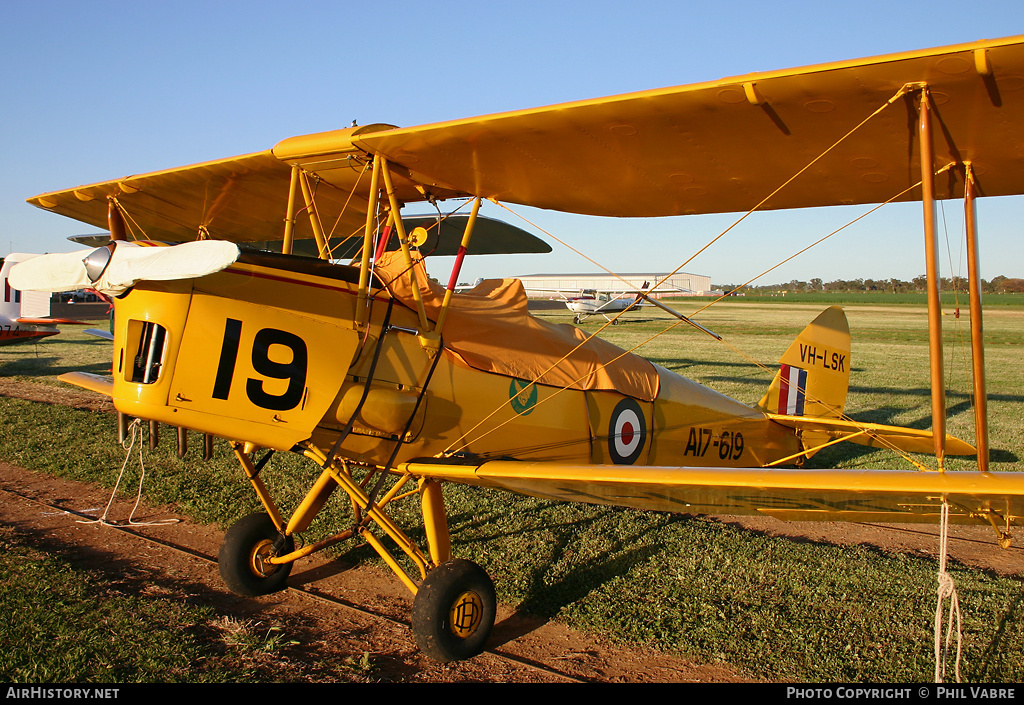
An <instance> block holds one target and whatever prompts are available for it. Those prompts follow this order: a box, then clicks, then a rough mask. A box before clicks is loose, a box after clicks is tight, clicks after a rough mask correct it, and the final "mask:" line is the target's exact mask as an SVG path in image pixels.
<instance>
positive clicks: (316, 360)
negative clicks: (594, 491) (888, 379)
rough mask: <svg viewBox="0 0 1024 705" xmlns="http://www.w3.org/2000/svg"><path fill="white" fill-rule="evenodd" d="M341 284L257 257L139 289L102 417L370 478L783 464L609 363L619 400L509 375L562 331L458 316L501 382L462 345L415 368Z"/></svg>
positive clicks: (739, 415) (748, 421)
mask: <svg viewBox="0 0 1024 705" xmlns="http://www.w3.org/2000/svg"><path fill="white" fill-rule="evenodd" d="M358 274H359V272H358V270H357V269H355V268H351V267H343V266H337V265H329V264H326V263H318V262H316V261H315V260H314V261H310V260H305V261H302V260H300V259H299V258H285V257H282V256H269V255H259V256H253V257H249V258H248V259H244V258H243V261H240V262H238V263H236V264H235V265H232V266H231V267H229V268H228V269H227V270H224V271H222V272H218V273H217V274H213V275H210V276H207V277H203V278H201V279H194V280H184V281H174V282H165V283H161V282H146V283H141V284H139V285H138V286H136V287H135V288H134V289H133V290H131V291H129V292H128V293H127V294H126V295H124V296H123V297H121V298H119V299H118V300H117V301H116V330H115V348H114V388H113V397H114V402H115V405H116V406H117V408H118V409H119V410H121V411H123V412H125V413H128V414H131V415H134V416H139V417H141V418H146V419H155V420H158V421H162V422H165V423H169V424H173V425H177V426H182V427H186V428H192V429H194V430H197V431H202V432H205V433H210V434H213V435H216V436H221V437H225V438H229V439H233V440H238V441H248V442H252V443H254V444H256V445H258V446H263V447H270V448H278V449H282V450H288V449H290V448H292V447H294V446H295V445H296V444H298V443H303V442H311V443H313V444H315V445H316V446H318V447H320V448H321V449H324V450H326V449H331V448H335V447H336V450H337V452H338V453H339V454H340V455H341V456H343V457H346V458H349V459H351V460H353V461H356V462H361V463H368V464H373V465H378V466H380V465H388V464H392V465H394V464H397V463H401V462H404V461H406V460H409V459H412V458H417V457H434V456H441V455H459V456H466V457H472V458H479V459H491V458H503V459H510V458H514V459H523V460H526V459H529V460H544V461H548V462H556V463H559V462H561V463H598V464H636V465H682V464H685V465H710V466H752V465H763V464H765V463H767V462H770V461H772V460H775V459H778V458H781V457H785V456H788V455H790V454H792V453H794V452H797V451H798V450H799V445H798V441H797V439H796V437H795V436H794V434H793V432H792V431H790V430H788V429H785V428H783V427H782V426H779V425H777V424H775V423H773V422H771V421H769V420H768V419H767V417H766V416H765V415H764V414H763V413H762V412H760V411H759V410H757V409H754V408H752V407H749V406H746V405H744V404H741V403H740V402H738V401H735V400H733V399H730V398H728V397H726V396H724V395H721V394H719V393H717V392H714V391H712V390H710V389H708V388H706V387H704V386H702V385H700V384H698V383H696V382H693V381H691V380H688V379H686V378H684V377H682V376H680V375H678V374H675V373H673V372H671V371H669V370H666V369H663V368H660V367H656V366H653V365H650V364H649V363H646V361H643V360H640V359H639V358H636V357H635V356H632V355H630V354H628V353H621V355H622V358H621V361H617V362H613V363H612V364H613V365H626V364H627V363H630V364H635V365H637V367H638V368H639V369H642V370H643V372H641V373H640V374H642V376H643V377H644V379H642V380H641V382H642V384H639V385H638V386H637V389H641V390H643V391H641V392H637V393H636V394H635V395H634V396H630V395H628V394H624V393H623V392H622V391H621V390H620V389H619V388H617V387H618V385H612V384H611V383H603V386H602V384H601V383H599V384H596V385H592V386H587V385H586V384H569V385H561V386H559V385H553V384H547V383H541V384H538V383H531V380H530V379H526V378H525V376H519V375H517V374H513V373H512V371H514V369H515V368H516V360H520V361H526V362H531V361H533V360H527V356H529V355H531V354H533V353H531V352H530V350H534V349H536V348H537V347H538V346H539V347H543V346H544V345H545V343H547V342H550V341H548V340H547V338H546V337H545V336H547V337H549V338H551V339H552V340H553V339H554V338H555V337H556V336H558V335H562V336H564V335H565V333H566V329H568V330H569V331H575V329H572V328H571V327H568V326H567V327H565V329H561V328H559V327H551V328H550V330H551V331H552V332H551V333H550V334H549V333H546V332H545V330H544V329H540V330H539V331H538V329H537V327H536V325H535V322H534V324H530V321H529V320H528V319H523V320H524V321H525V322H526V323H527V324H530V326H529V328H526V327H524V326H523V324H521V323H515V322H513V323H510V324H508V325H507V326H506V327H503V328H493V326H494V323H493V321H494V318H495V316H494V315H493V312H492V314H490V315H489V314H487V313H486V312H483V313H479V314H468V315H471V316H472V315H478V316H487V318H486V319H482V318H480V319H474V318H472V317H470V318H468V319H466V320H468V321H469V322H470V324H471V323H472V321H473V320H479V321H480V322H481V324H483V323H484V321H486V322H487V324H488V325H491V326H492V329H491V332H490V333H489V334H488V336H489V340H488V341H487V343H488V344H492V345H495V344H496V345H498V346H500V347H501V348H503V352H505V353H506V357H507V358H508V360H510V361H511V362H508V363H507V367H505V368H500V367H492V368H491V369H487V370H485V369H480V365H479V364H477V365H476V366H474V364H476V363H475V362H474V356H473V350H472V346H471V344H470V343H465V344H464V345H463V347H462V348H460V347H458V346H457V345H459V344H458V343H452V344H449V343H448V342H447V341H448V338H446V330H442V331H440V333H441V337H442V339H443V340H445V341H446V343H445V345H444V346H443V347H442V350H441V352H440V353H439V354H437V355H431V354H430V353H429V352H428V351H427V350H425V349H424V347H423V346H422V345H421V342H420V340H419V338H418V336H417V334H416V333H417V331H418V330H419V329H420V328H421V325H420V319H419V317H418V315H417V313H416V312H415V311H414V310H412V309H411V308H409V307H408V306H407V305H406V304H405V303H403V302H401V301H399V300H396V298H395V297H394V296H393V295H392V293H391V292H390V291H389V290H388V289H387V288H384V287H382V286H380V283H379V282H377V283H376V286H374V287H373V288H372V290H371V291H372V296H371V298H370V301H369V306H370V311H369V315H368V317H367V323H366V326H365V327H361V326H360V325H358V324H357V322H356V321H357V320H358V316H357V312H356V307H357V282H358ZM523 301H524V302H525V296H524V297H523ZM524 309H525V304H524ZM527 315H528V314H527ZM451 325H454V324H451ZM544 325H548V324H544ZM449 327H450V324H448V323H446V328H449ZM466 327H468V328H472V327H473V326H472V325H469V326H466ZM453 330H454V329H453ZM449 334H450V336H449V337H451V338H452V339H453V340H454V339H455V338H456V336H454V333H452V332H451V331H449ZM602 345H605V346H607V344H604V343H603V342H602ZM608 347H610V346H608ZM520 348H522V352H521V353H520V352H519V349H520ZM631 374H633V373H632V372H631ZM613 387H616V388H613ZM339 439H340V441H339ZM399 440H401V441H403V442H402V443H399Z"/></svg>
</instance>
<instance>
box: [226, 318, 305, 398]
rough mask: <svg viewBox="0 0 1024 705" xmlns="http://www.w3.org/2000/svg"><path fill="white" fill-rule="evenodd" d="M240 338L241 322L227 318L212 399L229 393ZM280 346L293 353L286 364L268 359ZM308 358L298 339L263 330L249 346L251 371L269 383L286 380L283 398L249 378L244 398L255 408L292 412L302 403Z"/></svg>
mask: <svg viewBox="0 0 1024 705" xmlns="http://www.w3.org/2000/svg"><path fill="white" fill-rule="evenodd" d="M241 338H242V322H241V321H239V320H238V319H235V318H229V319H227V321H226V322H225V324H224V342H223V343H222V344H221V348H220V361H219V362H218V363H217V376H216V378H215V380H214V383H213V398H214V399H227V398H228V394H229V393H230V392H231V380H232V378H233V377H234V374H235V362H236V361H237V359H238V347H239V343H240V341H241ZM274 345H283V346H284V347H286V348H288V349H289V350H291V352H292V359H291V360H290V361H289V362H275V361H274V360H271V359H270V348H271V347H272V346H274ZM308 359H309V355H308V353H307V351H306V343H305V341H303V340H302V338H300V337H299V336H297V335H295V334H294V333H289V332H288V331H283V330H278V329H277V328H263V329H262V330H260V331H259V332H258V333H257V334H256V338H255V339H254V340H253V344H252V368H253V369H254V370H256V372H258V373H259V374H261V375H263V376H264V377H268V378H270V379H284V380H288V388H287V389H285V391H284V393H283V394H279V395H277V394H268V393H267V392H266V391H265V390H264V388H263V382H264V381H263V380H261V379H252V378H249V379H247V380H246V382H245V394H246V396H247V397H248V398H249V401H251V402H252V403H253V404H255V405H256V406H258V407H260V408H263V409H270V410H272V411H288V410H289V409H294V408H295V407H296V406H298V405H299V402H300V401H302V394H303V391H304V390H305V388H306V368H307V366H308Z"/></svg>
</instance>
